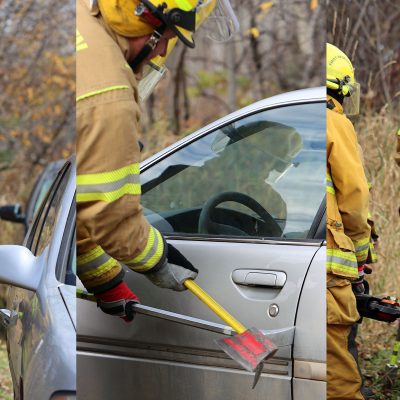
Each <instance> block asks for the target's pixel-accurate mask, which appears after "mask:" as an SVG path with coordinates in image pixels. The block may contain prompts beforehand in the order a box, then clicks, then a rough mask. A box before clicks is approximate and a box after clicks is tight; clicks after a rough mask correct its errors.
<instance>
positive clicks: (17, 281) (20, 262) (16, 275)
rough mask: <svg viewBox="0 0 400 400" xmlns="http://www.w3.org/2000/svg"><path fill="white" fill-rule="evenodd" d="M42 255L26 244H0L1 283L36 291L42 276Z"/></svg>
mask: <svg viewBox="0 0 400 400" xmlns="http://www.w3.org/2000/svg"><path fill="white" fill-rule="evenodd" d="M41 264H42V263H41V257H35V256H34V255H33V254H32V253H31V251H30V250H29V249H27V248H26V247H24V246H17V245H2V246H0V283H5V284H7V285H12V286H16V287H19V288H22V289H28V290H32V291H36V290H37V288H38V286H39V282H40V279H41V276H42V271H43V268H42V265H41Z"/></svg>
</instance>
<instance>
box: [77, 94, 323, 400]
mask: <svg viewBox="0 0 400 400" xmlns="http://www.w3.org/2000/svg"><path fill="white" fill-rule="evenodd" d="M325 154H326V152H325V104H324V102H323V100H320V101H317V100H307V98H302V99H298V100H295V101H285V102H282V103H277V104H272V105H271V103H267V104H266V105H265V106H262V104H261V105H260V104H258V105H257V107H254V108H250V109H249V108H248V109H246V110H245V112H243V113H236V114H234V115H233V116H231V117H227V118H225V119H223V120H222V121H219V122H218V123H216V124H214V125H213V127H212V128H206V129H204V130H202V131H200V132H199V133H197V134H194V135H192V136H190V137H189V138H187V139H186V140H184V141H182V142H181V143H179V144H178V145H176V146H175V147H172V148H170V149H168V150H167V151H165V152H163V153H162V154H160V155H157V156H156V157H154V158H153V159H152V160H151V161H150V162H148V163H147V164H145V165H144V166H143V168H142V174H141V182H142V205H143V207H144V213H145V215H146V216H147V218H148V219H149V221H150V222H151V223H152V224H153V225H154V226H155V227H157V228H158V229H159V230H161V231H162V232H163V234H164V235H165V237H166V238H167V240H168V242H169V243H171V244H173V245H174V246H176V247H177V248H178V249H179V250H180V251H181V252H182V253H183V254H184V255H185V256H186V257H187V258H188V259H189V260H190V261H191V262H192V263H193V264H194V265H195V267H196V268H198V269H199V275H198V278H197V279H196V282H197V283H198V284H199V285H200V286H201V287H203V288H204V289H205V290H206V291H207V292H208V293H209V294H211V295H212V296H213V297H214V298H215V299H216V300H217V301H218V302H219V303H221V304H222V305H223V306H224V307H225V308H226V309H227V310H228V311H230V312H231V313H232V314H233V315H234V316H235V317H237V318H238V319H239V320H240V321H241V322H242V323H243V324H244V325H245V326H247V327H253V326H254V327H257V328H259V329H262V330H264V331H265V332H266V334H267V335H268V336H269V337H270V338H271V340H273V341H274V342H275V343H276V344H277V345H278V346H279V350H278V352H277V353H276V355H275V356H274V357H273V358H272V359H270V360H268V361H267V362H266V363H265V365H264V370H263V373H262V375H261V378H260V380H259V382H258V384H257V386H256V388H255V389H254V390H251V389H250V388H251V385H252V381H253V376H252V374H250V373H248V372H247V371H244V370H243V369H242V368H241V367H240V366H239V365H237V364H236V363H235V362H234V361H232V360H231V359H230V358H229V357H228V356H226V355H225V353H223V352H222V351H221V350H220V349H219V348H218V346H217V345H216V344H215V339H216V338H218V337H220V335H218V334H215V333H211V332H207V331H205V330H200V329H196V328H193V327H189V326H185V325H182V324H178V323H173V322H170V321H163V320H161V319H155V318H150V317H146V316H137V317H136V319H135V321H134V322H133V323H132V324H130V325H126V324H124V323H121V322H120V321H117V320H116V319H115V318H114V319H113V318H112V317H109V316H104V315H101V314H99V313H96V310H95V307H94V306H93V305H91V304H88V303H85V302H84V301H80V303H79V309H78V333H79V336H78V341H79V344H78V349H79V352H78V393H79V394H80V396H82V398H85V399H91V398H104V399H108V398H112V393H113V391H115V390H116V388H118V393H119V398H120V399H125V398H126V399H128V398H131V397H130V396H131V395H132V393H134V394H135V396H137V397H138V398H141V399H142V400H143V399H161V398H162V399H171V400H172V399H174V400H180V399H182V400H183V399H187V398H191V399H207V400H209V399H221V398H230V399H235V400H236V399H237V400H239V399H240V400H242V399H243V398H247V399H277V400H287V399H291V398H292V397H291V390H292V388H291V385H292V382H291V381H292V360H293V358H292V357H293V337H294V332H295V317H296V310H297V305H298V302H299V297H300V293H301V290H302V286H303V284H304V280H305V277H306V274H307V271H308V268H309V266H310V263H311V260H312V259H313V257H314V255H315V254H316V252H317V251H318V250H319V249H320V247H321V244H322V239H318V238H316V237H315V235H316V231H317V227H318V225H319V223H320V216H319V219H318V218H317V217H316V216H317V214H318V210H319V209H320V206H321V203H322V201H323V197H324V194H325V168H326V167H325V162H326V161H325ZM126 281H127V283H128V285H129V286H130V287H131V288H132V289H133V290H134V291H135V292H136V293H137V294H138V295H139V297H140V299H141V301H142V303H143V304H145V305H149V306H152V307H156V308H159V309H164V310H170V311H173V312H177V313H180V314H185V315H189V316H193V317H196V318H200V319H203V320H208V321H214V322H221V321H220V320H219V318H218V317H217V316H215V315H214V314H213V313H212V312H211V311H210V310H209V309H207V307H205V306H204V304H202V303H201V302H200V301H199V300H198V299H197V298H195V297H194V295H193V294H191V293H189V292H188V291H186V292H184V293H176V292H172V291H169V290H165V289H159V288H158V287H155V286H153V285H152V284H151V283H149V282H148V281H147V279H146V278H145V277H144V276H141V275H138V274H135V273H133V272H127V277H126ZM322 284H323V282H321V285H322ZM316 301H323V299H317V298H316ZM310 334H315V335H323V334H324V332H310ZM79 371H82V373H80V372H79ZM89 371H90V372H89ZM99 378H100V379H99Z"/></svg>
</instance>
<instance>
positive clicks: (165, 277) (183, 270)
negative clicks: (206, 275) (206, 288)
mask: <svg viewBox="0 0 400 400" xmlns="http://www.w3.org/2000/svg"><path fill="white" fill-rule="evenodd" d="M198 272H199V271H198V270H197V269H196V268H195V267H194V266H193V265H192V263H191V262H190V261H189V260H187V259H186V258H185V257H184V256H183V254H182V253H181V252H180V251H178V250H177V249H176V248H175V247H174V246H172V245H171V244H168V252H167V258H166V260H165V263H164V264H163V265H162V266H161V268H159V269H157V270H156V271H150V272H147V273H146V274H145V276H146V277H147V278H148V279H150V281H151V282H152V283H154V284H155V285H157V286H159V287H161V288H167V289H172V290H175V291H177V292H182V291H183V290H186V287H185V286H184V285H183V282H184V281H185V280H186V279H196V277H197V273H198Z"/></svg>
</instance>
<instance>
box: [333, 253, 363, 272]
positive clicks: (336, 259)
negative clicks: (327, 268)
mask: <svg viewBox="0 0 400 400" xmlns="http://www.w3.org/2000/svg"><path fill="white" fill-rule="evenodd" d="M326 262H327V263H328V264H329V263H335V264H340V265H343V266H345V267H353V268H356V269H357V270H358V266H357V263H356V262H355V261H354V260H347V259H346V258H342V257H338V256H331V255H327V256H326Z"/></svg>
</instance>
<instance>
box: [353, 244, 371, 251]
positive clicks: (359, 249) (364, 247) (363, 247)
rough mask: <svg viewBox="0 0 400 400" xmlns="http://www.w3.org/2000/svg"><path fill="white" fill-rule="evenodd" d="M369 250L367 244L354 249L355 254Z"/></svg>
mask: <svg viewBox="0 0 400 400" xmlns="http://www.w3.org/2000/svg"><path fill="white" fill-rule="evenodd" d="M367 249H369V242H368V243H366V244H363V245H362V246H357V247H356V253H359V252H360V251H364V250H367Z"/></svg>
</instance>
